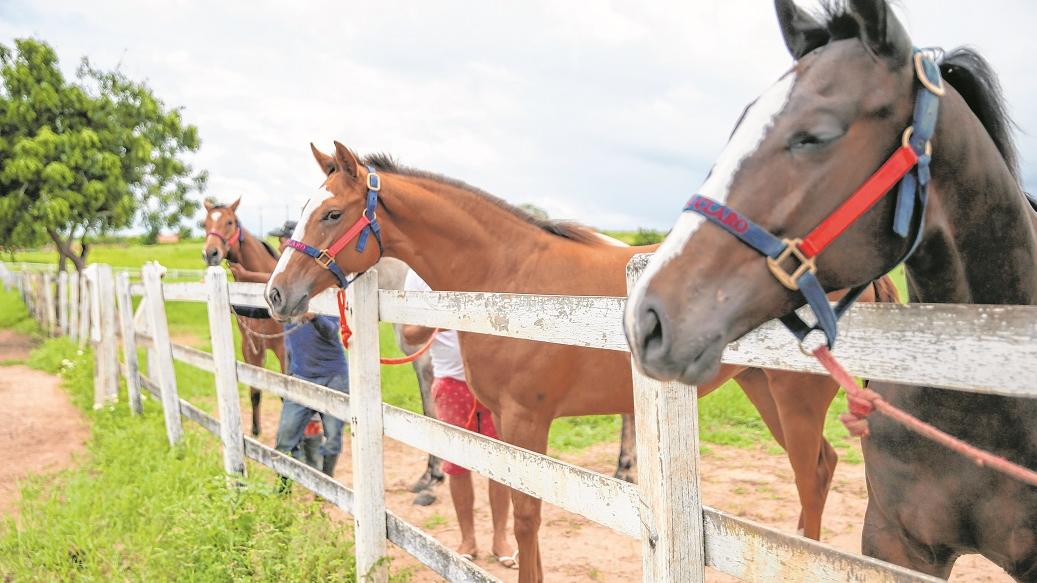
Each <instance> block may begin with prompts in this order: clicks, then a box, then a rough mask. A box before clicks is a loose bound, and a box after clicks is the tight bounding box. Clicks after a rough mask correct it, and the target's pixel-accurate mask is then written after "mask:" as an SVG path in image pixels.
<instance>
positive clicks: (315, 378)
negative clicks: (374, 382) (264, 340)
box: [284, 316, 349, 392]
mask: <svg viewBox="0 0 1037 583" xmlns="http://www.w3.org/2000/svg"><path fill="white" fill-rule="evenodd" d="M296 326H302V327H303V329H302V330H298V331H292V333H291V334H288V335H287V336H285V339H284V340H285V347H286V348H287V349H288V374H290V375H292V376H294V377H299V378H301V379H303V380H307V381H310V382H313V383H317V384H321V385H328V384H329V383H330V382H331V379H333V378H334V377H336V376H343V375H348V374H349V366H348V365H347V364H346V355H345V352H344V351H343V350H342V340H341V337H340V336H339V324H338V318H336V317H334V316H317V317H316V318H314V319H312V320H310V321H309V322H306V323H304V324H289V325H287V326H286V328H287V329H289V330H291V329H293V328H295V327H296ZM336 384H338V383H336ZM334 388H337V387H334ZM345 390H346V392H348V391H349V388H348V386H347V387H346V389H345Z"/></svg>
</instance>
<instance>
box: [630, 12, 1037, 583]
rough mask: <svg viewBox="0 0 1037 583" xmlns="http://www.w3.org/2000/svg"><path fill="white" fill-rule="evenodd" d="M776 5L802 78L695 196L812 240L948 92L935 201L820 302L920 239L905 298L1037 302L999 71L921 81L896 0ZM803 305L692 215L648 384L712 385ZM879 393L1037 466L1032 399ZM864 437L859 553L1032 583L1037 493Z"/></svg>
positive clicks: (910, 438)
mask: <svg viewBox="0 0 1037 583" xmlns="http://www.w3.org/2000/svg"><path fill="white" fill-rule="evenodd" d="M776 6H777V9H778V19H779V22H780V24H781V28H782V32H783V33H784V37H785V40H786V44H787V45H788V48H789V50H790V52H791V53H792V56H793V58H795V60H796V62H795V65H794V66H793V68H792V70H790V71H788V72H787V73H786V74H785V75H784V76H782V78H781V80H780V81H779V82H778V83H777V84H776V85H775V86H774V87H772V88H771V89H770V90H768V91H767V92H766V93H764V94H763V95H762V96H761V97H760V98H759V99H757V100H756V101H755V102H754V104H753V105H751V106H750V107H749V108H748V109H747V110H746V113H745V114H743V116H742V121H741V122H739V124H738V126H737V128H736V129H735V132H734V134H732V137H731V140H730V142H729V144H728V147H727V149H725V151H724V153H723V154H721V158H720V159H719V160H718V161H717V163H716V166H714V169H713V172H712V173H711V174H710V176H709V178H708V179H707V181H706V183H705V184H704V185H703V187H702V191H701V192H703V194H705V195H706V196H709V197H711V198H713V199H716V200H717V201H720V202H721V203H724V204H726V205H728V206H729V207H730V208H731V209H734V211H733V212H737V213H741V214H742V215H744V216H745V217H748V218H749V219H751V220H752V221H755V222H756V223H758V224H760V225H762V226H763V227H765V228H767V229H768V230H771V231H772V232H778V233H783V234H784V235H783V236H786V237H790V238H791V237H801V236H803V235H804V234H805V233H808V232H810V231H811V230H812V229H814V228H815V226H816V225H818V224H820V223H821V221H822V219H824V218H825V217H827V216H829V215H830V214H831V213H832V212H833V210H834V209H835V208H836V207H837V206H838V205H840V204H842V203H843V202H844V201H846V200H848V199H849V197H850V196H851V193H853V192H854V191H856V190H857V189H858V188H859V187H860V186H861V185H862V184H864V183H865V180H866V179H867V178H868V177H869V176H870V175H871V174H872V173H873V172H875V171H876V169H877V168H879V166H880V165H882V164H883V163H884V162H885V161H886V160H887V159H888V158H889V157H890V155H891V153H893V152H894V151H896V150H898V148H899V147H900V146H901V144H902V141H907V139H905V138H902V137H901V136H903V135H908V136H910V135H911V134H906V130H905V128H908V127H909V126H912V128H913V130H912V132H913V134H914V135H916V136H917V135H918V134H919V132H918V131H917V128H915V127H914V126H913V125H912V124H915V123H918V122H916V120H915V119H913V118H914V114H913V112H914V111H915V108H916V100H917V99H922V98H924V99H929V98H930V96H932V95H940V94H941V93H942V96H939V97H938V103H939V112H938V117H936V118H935V120H936V125H935V132H934V133H933V135H932V140H931V143H930V144H928V147H931V151H932V158H931V164H930V169H931V175H932V180H931V182H930V185H929V196H928V205H922V204H921V203H920V202H919V203H918V204H916V207H917V208H916V209H915V216H916V220H915V222H914V224H913V225H910V229H909V231H910V232H909V233H907V234H908V235H910V236H907V237H901V236H898V235H896V234H895V233H894V231H893V228H892V224H893V217H894V208H895V205H896V202H895V201H896V192H897V191H896V190H895V189H894V190H893V191H892V192H890V193H888V194H886V196H885V197H884V198H881V199H879V201H878V202H877V203H876V204H875V205H874V206H873V207H872V208H871V209H870V210H868V211H867V212H866V213H864V214H863V215H862V216H861V217H860V219H859V220H857V221H856V222H855V223H853V224H852V225H851V226H850V227H849V228H848V229H847V230H846V231H845V233H844V234H843V235H842V237H841V238H839V239H837V240H836V241H835V243H834V244H832V245H831V246H830V247H828V248H827V249H825V250H824V252H822V253H821V254H820V255H819V256H817V277H818V279H819V281H820V282H821V284H822V285H823V286H825V288H826V289H836V288H842V287H848V286H854V285H859V284H864V283H866V282H868V281H870V280H872V279H874V278H876V277H878V276H880V275H881V274H883V273H885V272H886V271H888V270H889V269H890V268H892V267H893V266H894V265H896V264H897V263H898V262H899V261H901V260H902V259H903V257H904V256H905V254H908V253H909V250H911V249H912V242H913V239H914V237H915V236H916V235H917V238H918V246H917V248H915V249H914V253H913V254H911V255H910V257H909V258H908V259H907V261H906V263H905V265H906V269H907V275H908V281H909V283H910V292H911V293H910V296H911V297H910V299H911V301H919V302H938V303H977V304H1023V305H1035V304H1037V213H1035V212H1034V209H1033V208H1032V204H1033V203H1031V202H1030V201H1028V200H1027V198H1026V197H1025V196H1024V194H1023V192H1022V189H1021V187H1020V185H1019V179H1018V169H1017V165H1016V164H1017V158H1016V154H1015V147H1014V144H1013V143H1012V135H1011V129H1012V124H1011V121H1010V119H1009V118H1008V116H1007V114H1006V113H1005V106H1004V102H1003V98H1002V96H1001V93H1000V86H999V84H998V82H997V78H996V76H995V75H994V72H993V71H992V70H991V68H990V66H989V65H988V64H987V63H986V61H985V60H983V59H982V58H981V57H980V56H979V55H978V54H976V53H975V52H974V51H971V50H967V49H958V50H956V51H954V52H952V53H950V54H949V55H946V56H945V57H943V58H942V59H941V60H940V61H939V70H940V73H941V74H942V77H943V83H942V85H943V86H944V89H943V90H942V91H941V90H940V84H937V83H935V82H934V80H933V79H931V78H929V77H926V81H925V82H923V81H922V79H921V77H922V74H921V73H918V72H917V71H916V70H923V66H924V65H925V61H924V60H923V59H926V58H927V57H926V56H925V55H924V54H918V56H915V55H916V54H915V53H913V50H912V43H911V40H910V39H909V38H908V36H907V33H906V32H905V31H904V29H903V28H902V27H901V25H900V23H899V22H898V21H897V18H896V16H895V15H894V14H893V12H892V11H891V10H890V7H889V6H888V5H887V4H886V2H885V1H884V0H851V1H850V2H849V3H848V5H846V6H843V5H836V8H834V9H831V10H830V11H829V12H830V13H829V14H828V15H827V16H828V18H827V22H826V23H825V24H824V25H822V24H820V23H818V22H817V21H816V20H815V19H814V18H813V17H811V16H810V15H808V14H805V13H803V12H802V11H801V10H799V9H798V8H797V7H796V6H795V4H794V3H793V2H792V1H791V0H777V2H776ZM923 91H925V92H928V93H923ZM920 95H921V96H922V97H919V96H920ZM923 107H924V105H923ZM923 111H924V110H923ZM924 119H929V120H932V119H934V118H933V117H932V116H928V117H927V118H924ZM923 123H924V122H923ZM922 127H923V128H924V127H925V125H922ZM910 147H911V148H912V149H913V150H915V151H919V150H921V151H922V152H924V151H925V150H926V144H924V143H922V144H918V143H912V144H911V146H910ZM923 163H924V162H923ZM919 172H921V169H920V170H919ZM908 184H911V183H910V182H909V183H908ZM916 200H917V199H916ZM919 208H920V209H921V212H920V211H919ZM917 217H923V218H924V221H921V222H920V221H919V220H918V218H917ZM717 258H723V260H722V261H721V260H718V259H717ZM721 296H724V297H725V298H726V300H727V301H725V302H719V301H717V299H716V298H719V297H721ZM802 304H803V298H802V296H800V295H799V294H797V293H795V292H793V291H791V290H789V289H787V288H786V287H785V286H783V285H781V284H779V283H778V282H777V281H776V280H775V278H774V277H772V276H771V273H770V271H769V270H768V269H767V267H766V265H765V262H764V260H763V258H762V257H761V256H760V255H759V254H757V253H756V252H755V251H753V250H752V249H750V248H749V247H747V246H746V245H744V244H743V243H742V242H741V241H739V240H737V239H735V238H734V237H732V236H731V234H730V233H728V232H725V231H724V230H722V229H721V228H718V227H717V226H715V225H713V224H711V223H707V222H705V221H704V220H703V219H702V218H701V217H699V216H698V215H694V214H691V213H684V215H683V216H682V217H681V218H680V220H679V222H678V224H677V227H676V228H674V230H673V233H672V234H671V235H670V236H669V237H668V238H667V240H666V242H665V243H664V244H663V247H662V248H660V251H659V253H657V254H656V256H655V258H654V259H653V261H652V264H651V265H649V268H648V270H647V271H646V273H645V275H644V276H643V277H642V279H641V282H640V283H639V285H638V287H637V288H636V289H635V290H634V292H633V293H632V294H631V297H630V302H629V303H628V305H627V316H626V320H627V335H628V338H629V340H630V345H631V350H632V351H633V353H634V355H635V358H636V359H637V361H638V363H639V365H640V366H641V367H642V368H643V370H645V372H647V373H648V374H650V375H652V376H654V377H656V378H661V379H674V378H679V379H681V380H683V381H684V382H688V383H696V382H701V381H705V380H706V379H708V378H710V377H711V376H712V375H713V374H714V372H713V371H715V370H716V369H717V367H718V366H719V355H720V352H721V351H722V350H723V347H724V346H725V345H726V344H727V343H728V342H731V341H734V340H737V339H738V338H739V337H741V336H742V335H743V334H745V333H746V332H748V331H750V330H752V329H754V328H756V327H757V326H759V325H760V324H762V323H763V322H765V321H767V320H770V319H772V318H775V317H778V316H782V315H783V314H787V313H788V312H789V311H790V310H792V309H794V308H796V307H798V306H800V305H802ZM791 340H792V337H791V336H790V341H791ZM933 366H939V363H933ZM871 388H872V389H874V390H875V391H876V392H877V393H879V394H880V395H881V396H882V397H883V398H884V399H885V400H886V401H888V402H890V403H892V404H893V405H895V406H897V407H899V408H901V409H903V410H906V411H907V412H909V413H911V414H912V415H914V416H916V417H918V418H920V419H922V420H924V421H928V422H930V423H932V424H933V425H935V426H936V427H937V428H938V429H941V430H943V431H945V432H947V433H949V434H951V435H954V436H956V437H958V438H960V439H962V440H964V441H966V442H968V443H970V444H973V445H975V446H977V447H980V448H982V449H985V450H988V451H991V452H994V453H996V454H998V455H1001V456H1003V457H1005V458H1007V459H1008V460H1010V461H1013V462H1015V463H1017V464H1020V465H1023V466H1026V467H1029V468H1035V467H1037V400H1035V399H1011V398H1007V397H1002V396H996V395H983V394H972V393H962V392H953V391H942V390H939V389H936V388H932V387H909V386H903V385H896V384H892V383H873V384H872V385H871ZM869 424H870V435H869V436H868V437H866V438H865V439H864V440H863V445H864V461H865V465H866V469H867V476H868V510H867V514H866V515H865V524H864V538H863V550H864V552H865V553H866V554H868V555H871V556H874V557H878V558H880V559H883V560H886V561H890V562H893V563H897V564H899V565H903V566H905V567H910V568H912V569H915V570H918V571H922V572H925V573H929V574H932V575H936V576H939V577H943V578H946V577H947V576H949V575H950V572H951V568H952V567H953V565H954V562H955V560H956V559H957V558H958V557H959V556H960V555H963V554H967V553H977V552H978V553H981V554H983V555H984V556H986V557H987V558H989V559H990V560H991V561H993V562H994V563H996V564H998V565H999V566H1001V567H1002V568H1003V569H1005V571H1007V572H1008V573H1009V574H1010V575H1012V576H1013V577H1014V578H1015V579H1016V580H1018V581H1037V488H1034V487H1032V486H1027V485H1024V484H1022V483H1020V482H1017V481H1015V480H1013V479H1012V478H1009V477H1007V476H1005V475H1003V474H999V473H997V472H996V471H994V470H992V469H989V468H987V467H984V466H982V465H977V464H975V463H973V462H972V461H970V460H968V459H966V458H964V457H962V456H960V455H958V454H957V453H954V452H952V451H951V450H949V449H946V448H944V447H943V446H941V445H937V444H936V443H934V442H932V441H929V440H927V439H926V438H924V437H922V436H920V435H918V434H916V433H913V432H911V431H909V430H907V429H906V428H904V427H903V426H901V425H898V424H896V423H894V422H892V421H891V420H889V419H887V418H884V417H882V416H873V418H872V419H870V420H869Z"/></svg>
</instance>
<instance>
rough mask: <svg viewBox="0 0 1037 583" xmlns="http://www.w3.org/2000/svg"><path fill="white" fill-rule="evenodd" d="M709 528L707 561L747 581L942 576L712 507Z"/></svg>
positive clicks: (898, 581)
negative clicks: (845, 549) (838, 546)
mask: <svg viewBox="0 0 1037 583" xmlns="http://www.w3.org/2000/svg"><path fill="white" fill-rule="evenodd" d="M638 461H640V460H638ZM705 532H706V564H707V565H709V566H711V567H713V568H715V569H717V570H719V571H722V572H724V573H727V574H729V575H733V576H735V577H738V578H739V579H742V580H744V581H830V582H832V583H836V582H848V583H908V582H912V583H915V582H917V583H942V582H943V579H937V578H936V577H929V576H927V575H923V574H921V573H917V572H915V571H911V570H910V569H905V568H903V567H898V566H896V565H891V564H889V563H885V562H883V561H880V560H878V559H872V558H870V557H862V556H860V555H855V554H852V553H846V552H843V551H839V550H836V549H833V548H832V547H830V546H828V545H825V544H822V543H819V542H817V541H813V540H810V539H807V538H803V537H798V536H790V535H789V534H786V533H783V532H780V531H777V530H775V529H772V528H769V527H766V526H763V525H761V524H757V523H755V522H752V521H749V520H745V519H742V518H738V517H735V516H732V515H730V514H727V513H725V512H721V511H719V510H714V509H712V508H706V509H705Z"/></svg>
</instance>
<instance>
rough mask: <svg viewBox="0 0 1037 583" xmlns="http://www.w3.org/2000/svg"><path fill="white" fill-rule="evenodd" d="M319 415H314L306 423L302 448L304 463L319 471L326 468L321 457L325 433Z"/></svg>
mask: <svg viewBox="0 0 1037 583" xmlns="http://www.w3.org/2000/svg"><path fill="white" fill-rule="evenodd" d="M320 419H321V418H320V417H319V414H318V413H314V414H313V416H311V417H310V420H309V421H308V422H307V423H306V429H305V430H304V431H303V438H302V444H301V448H302V451H303V453H304V454H305V455H304V458H303V461H304V462H306V465H308V466H310V467H311V468H317V469H318V470H319V469H321V468H323V467H324V459H323V458H322V457H321V452H320V449H321V445H322V443H323V441H324V435H323V431H322V430H321V422H320Z"/></svg>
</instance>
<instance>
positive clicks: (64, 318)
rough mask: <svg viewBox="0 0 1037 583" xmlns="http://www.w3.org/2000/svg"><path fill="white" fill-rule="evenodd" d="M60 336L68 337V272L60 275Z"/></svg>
mask: <svg viewBox="0 0 1037 583" xmlns="http://www.w3.org/2000/svg"><path fill="white" fill-rule="evenodd" d="M58 334H59V335H61V336H68V272H67V271H62V272H61V273H58Z"/></svg>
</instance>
